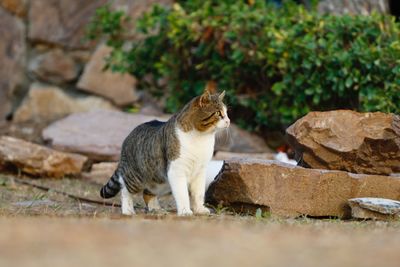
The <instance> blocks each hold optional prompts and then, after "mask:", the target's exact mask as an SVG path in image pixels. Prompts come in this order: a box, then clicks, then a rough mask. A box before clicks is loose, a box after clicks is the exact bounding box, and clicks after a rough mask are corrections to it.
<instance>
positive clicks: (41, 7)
mask: <svg viewBox="0 0 400 267" xmlns="http://www.w3.org/2000/svg"><path fill="white" fill-rule="evenodd" d="M106 2H107V0H82V1H70V0H40V1H30V6H29V12H28V23H29V32H28V37H29V39H30V40H31V41H33V42H36V43H45V44H51V45H57V46H62V47H66V48H69V49H79V48H85V47H87V46H88V43H85V42H84V40H83V39H84V37H85V28H86V25H87V24H88V22H89V20H90V18H91V17H92V16H93V15H94V13H95V11H96V9H97V8H98V7H100V6H102V5H104V4H105V3H106Z"/></svg>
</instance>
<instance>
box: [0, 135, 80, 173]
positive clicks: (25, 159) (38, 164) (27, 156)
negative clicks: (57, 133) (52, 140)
mask: <svg viewBox="0 0 400 267" xmlns="http://www.w3.org/2000/svg"><path fill="white" fill-rule="evenodd" d="M86 162H87V157H85V156H82V155H78V154H72V153H63V152H59V151H55V150H53V149H49V148H47V147H44V146H40V145H37V144H33V143H29V142H26V141H24V140H21V139H17V138H14V137H9V136H1V137H0V168H3V169H4V168H7V167H8V166H9V165H12V166H14V167H16V168H18V169H20V170H21V171H22V172H24V173H27V174H30V175H34V176H47V177H54V178H61V177H64V176H77V175H79V174H80V173H81V171H82V170H83V168H84V167H85V164H86Z"/></svg>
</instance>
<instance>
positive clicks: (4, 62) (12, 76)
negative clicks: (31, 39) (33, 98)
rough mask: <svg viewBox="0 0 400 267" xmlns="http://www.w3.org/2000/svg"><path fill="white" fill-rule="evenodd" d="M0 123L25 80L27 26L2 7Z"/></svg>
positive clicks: (0, 32)
mask: <svg viewBox="0 0 400 267" xmlns="http://www.w3.org/2000/svg"><path fill="white" fill-rule="evenodd" d="M0 36H1V41H0V66H1V67H0V123H2V121H4V120H5V118H6V116H7V115H8V114H9V113H11V109H12V105H11V96H12V95H13V94H14V93H15V91H17V90H18V89H19V88H20V87H22V86H23V84H24V80H25V74H24V73H25V69H24V65H25V54H26V43H25V26H24V24H23V22H22V21H21V19H19V18H17V17H14V16H12V15H11V14H10V13H8V12H6V11H5V10H4V9H3V8H2V7H0Z"/></svg>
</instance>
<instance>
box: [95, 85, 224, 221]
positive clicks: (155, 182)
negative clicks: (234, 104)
mask: <svg viewBox="0 0 400 267" xmlns="http://www.w3.org/2000/svg"><path fill="white" fill-rule="evenodd" d="M224 95H225V92H223V93H221V94H213V93H212V92H210V90H209V89H208V88H207V87H206V89H205V90H204V93H203V94H202V95H201V96H198V97H195V98H194V99H192V101H190V102H189V103H188V104H187V105H186V106H185V107H184V108H183V109H182V110H181V111H180V112H178V113H176V114H174V115H173V116H172V117H171V118H170V119H169V120H168V121H166V122H160V121H157V120H154V121H151V122H147V123H144V124H142V125H139V126H138V127H136V128H135V129H134V130H133V131H132V132H131V133H130V134H129V136H128V137H127V138H126V139H125V141H124V143H123V145H122V151H121V159H120V161H119V165H118V167H117V169H116V171H115V173H114V174H113V176H112V177H111V178H110V180H109V181H108V183H107V184H106V185H105V186H103V188H102V189H101V191H100V195H101V196H102V197H103V198H110V197H113V196H115V195H116V194H117V193H118V192H119V191H120V190H122V192H121V202H122V213H123V214H125V215H132V214H134V213H135V211H134V208H133V202H132V195H133V194H137V193H141V192H143V198H144V201H145V203H146V205H147V206H148V208H149V209H150V210H152V209H159V204H158V200H157V195H164V194H167V193H169V192H171V191H172V194H173V196H174V199H175V202H176V207H177V212H178V215H181V216H185V215H192V214H193V213H195V214H209V213H210V210H209V209H207V208H206V207H204V194H205V183H206V181H205V179H206V177H205V176H206V167H207V164H208V163H209V162H210V160H211V157H212V155H213V150H214V142H215V133H216V132H217V131H218V130H220V129H226V128H228V127H229V124H230V120H229V118H228V114H227V108H226V106H225V105H224V103H223V98H224ZM191 207H192V209H191Z"/></svg>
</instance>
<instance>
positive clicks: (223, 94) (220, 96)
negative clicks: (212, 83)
mask: <svg viewBox="0 0 400 267" xmlns="http://www.w3.org/2000/svg"><path fill="white" fill-rule="evenodd" d="M224 97H225V90H224V91H223V92H222V93H220V94H219V96H218V99H219V101H222V100H224Z"/></svg>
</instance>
